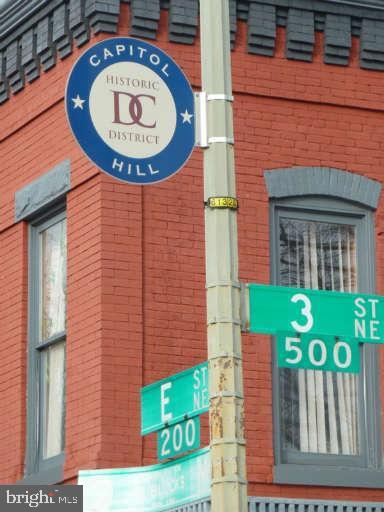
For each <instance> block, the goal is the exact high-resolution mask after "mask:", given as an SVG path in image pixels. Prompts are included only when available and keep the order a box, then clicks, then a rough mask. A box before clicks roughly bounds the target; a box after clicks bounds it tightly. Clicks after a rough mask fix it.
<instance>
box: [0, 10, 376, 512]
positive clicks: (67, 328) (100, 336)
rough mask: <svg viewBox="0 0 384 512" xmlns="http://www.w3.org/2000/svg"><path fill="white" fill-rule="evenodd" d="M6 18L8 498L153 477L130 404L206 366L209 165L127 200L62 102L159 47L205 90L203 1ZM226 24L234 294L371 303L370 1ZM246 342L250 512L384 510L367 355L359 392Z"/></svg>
mask: <svg viewBox="0 0 384 512" xmlns="http://www.w3.org/2000/svg"><path fill="white" fill-rule="evenodd" d="M207 1H208V0H207ZM0 9H1V10H0V56H1V57H0V100H1V102H2V103H1V106H0V126H1V129H0V139H1V146H0V148H1V149H0V156H1V158H0V162H1V166H0V276H1V296H0V321H1V329H0V339H1V344H0V346H1V358H0V369H1V371H0V375H1V377H0V397H1V411H2V414H1V420H0V421H1V428H0V480H1V483H15V482H20V483H26V484H27V483H39V484H41V483H75V482H76V480H77V475H78V471H79V470H80V469H98V468H118V467H131V466H142V465H146V464H154V463H156V449H155V438H154V436H147V437H145V438H143V437H142V436H141V435H140V389H141V387H142V386H145V385H147V384H149V383H151V382H153V381H155V380H158V379H161V378H164V377H167V376H168V375H171V374H173V373H177V372H179V371H181V370H183V369H185V368H188V367H191V366H193V365H195V364H198V363H200V362H202V361H204V360H206V358H207V352H206V306H205V263H204V206H203V177H202V176H203V175H202V150H201V149H199V148H196V149H195V150H194V152H193V154H192V157H191V158H190V160H189V161H188V164H187V165H186V166H185V168H183V169H182V170H181V171H180V172H179V173H177V174H176V175H175V176H173V177H172V178H170V179H168V180H166V181H164V182H161V183H158V184H155V185H151V186H148V187H141V186H135V185H129V184H125V183H121V182H119V181H117V180H114V179H113V178H111V177H109V176H107V175H106V174H104V173H102V172H100V171H99V169H98V168H97V167H96V166H94V165H93V164H92V162H90V160H89V159H88V158H87V157H86V156H85V155H84V154H83V152H82V151H81V150H80V148H79V147H78V145H77V144H76V142H75V140H74V138H73V136H72V134H71V131H70V129H69V126H68V122H67V119H66V113H65V106H64V93H65V86H66V80H67V77H68V75H69V72H70V70H71V68H72V66H73V65H74V62H75V61H76V59H77V58H78V57H79V56H80V55H81V54H82V53H83V52H84V51H85V49H87V48H88V47H89V46H90V45H92V44H94V43H95V42H97V41H100V40H102V39H104V38H107V37H111V36H113V34H118V35H121V36H132V37H139V38H143V39H146V40H150V41H152V42H153V44H155V45H157V46H159V47H160V48H161V49H162V50H164V51H165V52H167V53H169V54H170V55H171V56H172V57H173V58H174V60H175V61H176V62H177V63H178V64H179V65H180V66H181V68H182V69H183V70H184V72H185V74H186V75H187V77H188V79H189V81H190V83H191V85H192V87H193V89H194V90H195V91H200V90H201V80H200V47H199V34H198V2H197V1H195V0H169V1H167V0H151V1H144V0H131V1H130V2H129V1H123V0H121V1H119V0H105V1H104V2H98V1H96V0H54V1H53V0H52V1H48V0H41V1H38V0H33V1H26V0H16V1H15V2H9V1H8V2H7V1H6V0H3V2H0ZM230 9H231V40H232V46H233V52H232V73H233V92H234V97H235V101H234V124H235V158H236V179H237V196H238V199H239V203H240V209H239V212H238V231H239V277H240V281H241V282H243V283H268V284H269V283H272V284H282V285H287V286H293V287H296V286H299V287H312V288H316V289H328V290H340V291H351V292H353V291H356V292H357V291H359V292H364V293H377V294H384V267H383V254H384V247H383V231H384V226H383V219H384V217H383V200H382V196H381V187H382V183H383V181H384V174H383V166H384V152H383V150H384V147H383V140H384V127H383V126H384V116H383V106H382V103H383V102H382V98H383V96H384V82H383V70H384V5H383V2H381V1H380V0H377V1H376V2H374V1H369V2H368V1H366V2H365V1H363V0H361V1H359V2H358V1H355V0H350V1H326V0H314V1H309V0H290V1H287V0H257V1H253V0H231V1H230ZM379 321H381V319H379ZM375 325H377V329H378V330H379V331H380V329H381V327H380V324H375ZM242 344H243V364H244V391H245V432H246V443H247V476H248V494H249V496H251V497H257V496H262V497H267V499H266V498H263V499H261V498H260V499H258V498H252V499H251V502H252V503H251V505H250V506H251V507H256V508H252V510H262V507H267V506H268V507H273V506H281V507H286V508H284V510H285V509H287V510H288V507H289V506H294V507H300V506H303V507H306V508H305V509H306V510H307V509H308V507H312V506H313V507H322V506H323V507H331V506H333V505H340V506H342V507H347V505H348V504H347V502H352V504H353V505H354V506H356V507H358V506H361V507H366V509H367V510H371V509H372V510H373V508H374V506H376V507H377V508H376V510H380V511H381V510H384V504H383V503H384V467H383V464H384V460H383V402H382V395H383V391H384V387H383V382H384V373H383V367H384V352H383V350H382V348H381V346H380V345H379V344H378V345H375V344H368V343H366V344H362V345H361V348H360V350H361V358H362V369H361V371H360V373H359V374H358V375H357V376H354V375H352V374H344V375H341V374H340V373H338V374H335V373H333V374H331V373H330V372H326V373H325V372H320V371H317V372H313V371H311V370H309V371H306V370H299V371H298V370H282V369H278V368H277V365H276V362H275V361H276V351H275V348H274V346H275V343H274V338H270V337H269V336H261V335H254V334H247V333H243V336H242ZM206 416H207V415H205V417H203V418H202V422H203V424H202V439H203V443H202V444H203V445H206V444H208V419H207V417H206ZM263 500H264V501H263ZM331 502H332V503H331ZM372 503H375V504H376V505H372ZM349 505H351V503H349ZM196 507H197V505H196ZM296 509H297V508H295V510H296ZM196 510H197V508H196Z"/></svg>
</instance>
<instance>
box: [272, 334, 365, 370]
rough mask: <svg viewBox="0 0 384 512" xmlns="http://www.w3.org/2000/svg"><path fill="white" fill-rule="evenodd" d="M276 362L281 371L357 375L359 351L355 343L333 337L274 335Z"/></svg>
mask: <svg viewBox="0 0 384 512" xmlns="http://www.w3.org/2000/svg"><path fill="white" fill-rule="evenodd" d="M277 360H278V363H277V364H278V366H279V367H282V368H306V369H309V370H328V371H333V372H349V373H359V371H360V348H359V343H358V342H357V341H356V340H353V341H345V340H344V339H342V340H341V339H339V338H337V337H335V336H325V335H322V336H316V335H315V334H301V335H300V334H295V333H291V332H279V333H277Z"/></svg>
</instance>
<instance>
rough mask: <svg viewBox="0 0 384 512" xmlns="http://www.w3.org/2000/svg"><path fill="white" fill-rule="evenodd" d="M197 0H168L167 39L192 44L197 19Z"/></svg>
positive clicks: (195, 32)
mask: <svg viewBox="0 0 384 512" xmlns="http://www.w3.org/2000/svg"><path fill="white" fill-rule="evenodd" d="M198 9H199V4H198V0H170V3H169V40H170V41H173V42H175V43H184V44H193V43H194V42H195V37H196V34H197V26H198V20H199V11H198Z"/></svg>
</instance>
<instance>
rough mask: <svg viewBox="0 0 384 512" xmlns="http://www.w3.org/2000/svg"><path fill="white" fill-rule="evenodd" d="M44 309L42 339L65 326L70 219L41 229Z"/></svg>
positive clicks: (42, 300)
mask: <svg viewBox="0 0 384 512" xmlns="http://www.w3.org/2000/svg"><path fill="white" fill-rule="evenodd" d="M40 247H41V300H40V302H41V309H40V311H41V313H40V341H44V340H46V339H47V338H50V337H51V336H53V335H54V334H57V333H59V332H62V331H64V330H65V304H66V301H65V292H66V290H65V288H66V222H65V220H62V221H60V222H58V223H57V224H54V225H52V226H50V227H49V228H47V229H45V230H44V231H42V232H41V233H40Z"/></svg>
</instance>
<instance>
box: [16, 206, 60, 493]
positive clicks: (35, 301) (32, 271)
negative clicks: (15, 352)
mask: <svg viewBox="0 0 384 512" xmlns="http://www.w3.org/2000/svg"><path fill="white" fill-rule="evenodd" d="M64 219H66V209H65V204H63V203H60V204H58V205H56V206H55V207H51V208H49V209H48V210H46V211H45V212H44V213H43V214H40V215H39V216H36V217H35V218H33V219H32V220H30V222H29V233H28V234H29V246H28V265H29V268H28V292H29V293H28V377H27V446H26V458H25V475H24V478H23V479H22V480H21V481H20V483H23V484H53V483H58V482H60V481H62V479H63V468H64V460H65V455H64V451H62V452H61V453H59V454H58V455H55V456H53V457H50V458H47V459H43V457H42V444H41V440H42V435H43V432H42V421H41V418H42V399H41V396H40V390H41V389H42V388H43V386H42V383H43V380H42V371H41V360H42V355H41V354H42V353H43V349H44V348H46V347H48V346H50V345H53V344H55V343H61V342H63V341H64V343H65V341H66V332H65V331H63V332H60V333H57V334H55V335H54V336H52V337H51V338H49V339H48V340H45V342H44V343H40V344H39V322H40V320H39V316H40V315H39V308H40V277H41V275H40V261H41V254H40V249H39V235H40V233H41V232H42V231H43V230H44V229H47V228H48V227H50V226H52V225H54V224H56V223H57V222H60V221H62V220H64ZM64 422H65V413H64ZM63 441H64V443H65V432H63Z"/></svg>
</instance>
